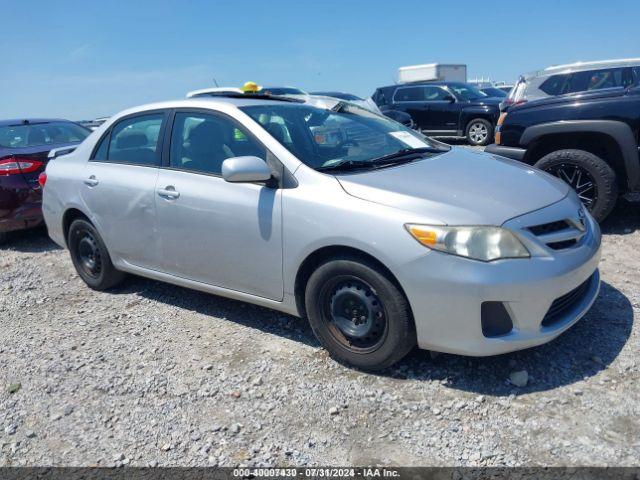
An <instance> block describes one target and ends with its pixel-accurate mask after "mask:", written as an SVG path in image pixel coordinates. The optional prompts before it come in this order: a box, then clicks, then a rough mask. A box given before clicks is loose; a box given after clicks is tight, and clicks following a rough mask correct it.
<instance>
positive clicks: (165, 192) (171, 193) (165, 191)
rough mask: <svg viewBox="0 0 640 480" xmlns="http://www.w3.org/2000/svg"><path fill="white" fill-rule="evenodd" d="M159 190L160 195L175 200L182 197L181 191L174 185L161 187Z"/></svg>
mask: <svg viewBox="0 0 640 480" xmlns="http://www.w3.org/2000/svg"><path fill="white" fill-rule="evenodd" d="M157 192H158V195H160V196H161V197H162V198H167V199H169V200H175V199H176V198H178V197H180V192H176V189H175V187H174V186H173V185H169V186H167V187H165V188H159V189H158V190H157Z"/></svg>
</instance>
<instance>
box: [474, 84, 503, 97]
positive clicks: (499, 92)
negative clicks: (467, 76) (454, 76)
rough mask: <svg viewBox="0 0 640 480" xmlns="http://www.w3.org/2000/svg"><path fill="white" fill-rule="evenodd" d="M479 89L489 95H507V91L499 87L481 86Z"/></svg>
mask: <svg viewBox="0 0 640 480" xmlns="http://www.w3.org/2000/svg"><path fill="white" fill-rule="evenodd" d="M478 90H480V91H481V92H482V93H484V94H485V95H486V96H487V97H493V98H506V96H507V92H505V91H504V90H502V89H500V88H498V87H480V88H479V89H478Z"/></svg>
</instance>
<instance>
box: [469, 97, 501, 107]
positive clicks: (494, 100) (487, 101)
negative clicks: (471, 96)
mask: <svg viewBox="0 0 640 480" xmlns="http://www.w3.org/2000/svg"><path fill="white" fill-rule="evenodd" d="M503 100H504V98H500V97H487V98H483V99H481V100H472V101H471V102H469V104H470V105H496V106H498V105H500V102H502V101H503Z"/></svg>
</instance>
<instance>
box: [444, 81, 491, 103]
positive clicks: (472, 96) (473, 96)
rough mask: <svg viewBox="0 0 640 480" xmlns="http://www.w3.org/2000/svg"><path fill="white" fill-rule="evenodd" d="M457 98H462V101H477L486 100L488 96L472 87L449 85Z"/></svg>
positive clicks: (458, 84) (461, 84)
mask: <svg viewBox="0 0 640 480" xmlns="http://www.w3.org/2000/svg"><path fill="white" fill-rule="evenodd" d="M449 88H450V89H452V90H453V91H454V92H456V94H457V95H458V97H462V99H463V100H479V99H481V98H487V97H488V95H486V94H484V93H482V92H481V91H480V90H478V89H477V88H476V87H474V86H473V85H467V84H465V83H452V84H450V85H449Z"/></svg>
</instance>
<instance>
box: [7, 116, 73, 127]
mask: <svg viewBox="0 0 640 480" xmlns="http://www.w3.org/2000/svg"><path fill="white" fill-rule="evenodd" d="M51 122H68V123H74V122H72V121H71V120H65V119H63V118H14V119H8V120H0V126H2V127H8V126H18V125H28V124H35V123H51Z"/></svg>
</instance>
